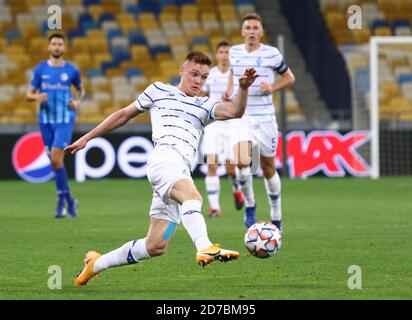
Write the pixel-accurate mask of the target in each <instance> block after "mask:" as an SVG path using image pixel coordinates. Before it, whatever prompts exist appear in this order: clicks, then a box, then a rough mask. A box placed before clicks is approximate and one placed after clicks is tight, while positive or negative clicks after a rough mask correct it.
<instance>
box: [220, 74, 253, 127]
mask: <svg viewBox="0 0 412 320" xmlns="http://www.w3.org/2000/svg"><path fill="white" fill-rule="evenodd" d="M257 77H258V75H257V74H256V70H255V69H254V68H247V69H246V70H245V72H244V74H243V75H241V76H240V77H239V91H238V92H237V95H236V98H235V99H234V101H224V102H221V103H219V104H218V105H216V107H215V108H216V110H215V116H214V118H215V120H226V119H233V118H241V117H242V116H243V114H244V113H245V109H246V104H247V95H248V89H249V87H250V86H251V85H252V83H253V82H254V81H255V80H256V78H257Z"/></svg>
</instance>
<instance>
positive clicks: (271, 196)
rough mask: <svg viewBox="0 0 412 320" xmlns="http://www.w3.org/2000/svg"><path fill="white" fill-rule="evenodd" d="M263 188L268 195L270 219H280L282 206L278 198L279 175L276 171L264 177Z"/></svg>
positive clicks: (279, 188)
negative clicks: (272, 174) (270, 175)
mask: <svg viewBox="0 0 412 320" xmlns="http://www.w3.org/2000/svg"><path fill="white" fill-rule="evenodd" d="M265 188H266V193H267V195H268V201H269V206H270V217H271V218H272V220H275V221H281V220H282V208H281V199H280V191H281V184H280V177H279V174H278V173H277V172H276V173H275V175H274V176H273V177H272V178H270V179H266V178H265Z"/></svg>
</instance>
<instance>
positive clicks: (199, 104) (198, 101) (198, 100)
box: [195, 98, 203, 107]
mask: <svg viewBox="0 0 412 320" xmlns="http://www.w3.org/2000/svg"><path fill="white" fill-rule="evenodd" d="M195 104H196V105H197V106H199V107H200V106H201V105H202V104H203V101H202V100H200V99H199V98H196V100H195Z"/></svg>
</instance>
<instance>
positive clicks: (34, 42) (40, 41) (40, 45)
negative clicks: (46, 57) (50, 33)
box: [29, 37, 48, 54]
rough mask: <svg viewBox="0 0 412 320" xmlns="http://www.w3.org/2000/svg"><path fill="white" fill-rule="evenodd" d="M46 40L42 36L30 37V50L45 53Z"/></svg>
mask: <svg viewBox="0 0 412 320" xmlns="http://www.w3.org/2000/svg"><path fill="white" fill-rule="evenodd" d="M47 45H48V40H47V39H46V38H44V37H34V38H32V39H30V46H29V50H30V52H42V53H44V54H46V53H47Z"/></svg>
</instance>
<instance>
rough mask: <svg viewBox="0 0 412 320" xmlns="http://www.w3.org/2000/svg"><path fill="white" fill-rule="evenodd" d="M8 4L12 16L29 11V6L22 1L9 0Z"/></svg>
mask: <svg viewBox="0 0 412 320" xmlns="http://www.w3.org/2000/svg"><path fill="white" fill-rule="evenodd" d="M9 6H10V9H11V12H12V13H13V16H16V15H17V14H18V13H24V12H27V11H29V6H27V5H26V3H24V2H22V1H10V2H9Z"/></svg>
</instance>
